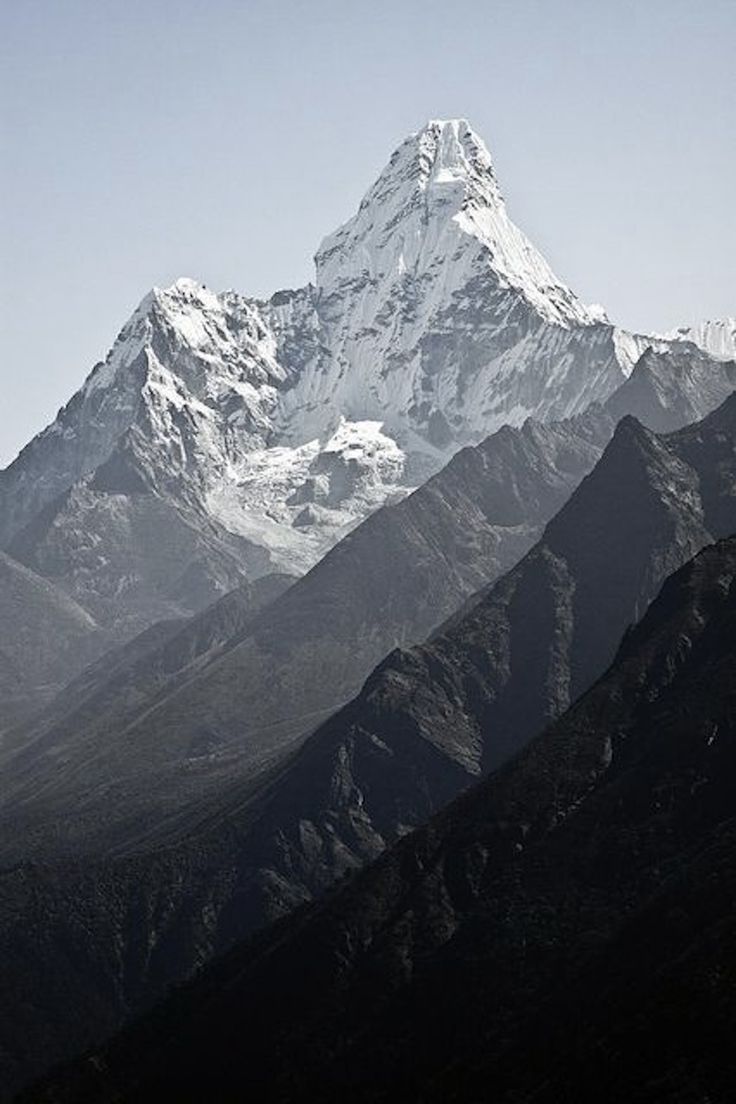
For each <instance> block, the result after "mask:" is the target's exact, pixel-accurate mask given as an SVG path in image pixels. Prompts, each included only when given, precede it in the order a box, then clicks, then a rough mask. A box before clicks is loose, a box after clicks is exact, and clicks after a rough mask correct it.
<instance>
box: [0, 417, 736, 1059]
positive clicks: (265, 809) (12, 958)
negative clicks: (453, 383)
mask: <svg viewBox="0 0 736 1104" xmlns="http://www.w3.org/2000/svg"><path fill="white" fill-rule="evenodd" d="M735 407H736V399H731V400H730V401H729V403H727V404H725V405H724V406H723V407H722V408H721V409H720V410H719V411H717V412H716V413H714V414H713V415H711V416H710V418H708V419H706V420H705V421H704V422H702V423H700V424H699V425H696V426H694V427H689V428H687V429H686V430H683V431H679V432H678V433H676V434H673V435H672V436H669V437H666V436H665V437H658V436H656V435H654V434H651V433H649V432H648V431H646V430H644V429H643V428H642V427H641V426H639V425H638V424H637V423H635V422H634V421H633V420H627V421H625V422H624V423H622V425H621V426H620V427H619V429H618V431H617V433H616V435H615V437H614V439H613V441H612V442H611V444H610V445H609V447H608V449H607V450H606V452H605V454H604V456H603V458H602V459H601V460H600V461H599V463H598V465H597V466H596V468H595V470H594V472H593V473H592V474H591V475H590V476H589V477H588V478H587V479H586V480H585V482H584V483H583V484H582V485H581V486H580V487H579V488H578V490H577V491H576V492H575V494H574V495H573V497H572V499H571V500H570V501H569V503H568V504H567V505H566V506H565V507H563V509H562V511H560V513H559V514H558V515H557V517H556V518H555V519H554V521H553V522H552V523H550V525H549V526H548V527H547V530H546V533H545V536H544V539H543V540H542V541H541V542H540V543H539V544H538V545H537V546H536V548H535V549H534V550H533V551H532V552H531V553H529V555H528V556H527V557H526V558H525V559H524V560H523V561H522V562H521V563H520V564H519V565H518V566H517V567H516V568H514V569H513V570H512V571H511V572H510V573H508V574H507V575H506V576H505V577H504V578H503V579H502V580H500V581H499V582H498V583H497V585H496V586H495V587H494V588H492V589H491V591H490V592H489V593H488V594H486V596H485V597H484V598H483V599H482V600H481V601H480V602H479V604H478V605H477V606H476V607H475V608H474V609H473V610H472V611H471V613H469V614H468V615H467V616H466V617H465V618H464V619H462V620H460V621H455V620H454V621H453V623H452V626H451V627H450V628H449V629H448V630H447V631H446V632H444V633H441V634H438V635H437V636H436V637H435V638H434V639H433V640H431V641H430V643H429V644H427V645H425V646H423V647H417V648H413V649H411V650H408V651H398V652H395V653H394V654H392V655H391V656H389V657H388V658H387V659H386V660H385V661H384V662H383V663H382V664H381V665H380V666H379V667H378V668H377V670H376V671H375V672H374V673H373V675H372V676H371V677H370V678H369V679H368V681H367V682H366V684H365V686H364V688H363V690H362V691H361V693H360V694H359V695H358V696H357V697H356V699H355V700H354V701H353V702H351V703H350V704H349V705H348V706H346V707H345V708H344V709H343V710H341V711H340V712H339V713H337V714H336V715H335V716H334V717H333V718H331V719H330V720H329V721H327V722H326V723H325V724H324V725H322V726H321V727H320V728H319V729H318V730H317V731H316V732H315V733H314V735H313V736H312V737H311V738H310V739H309V740H307V742H306V743H305V744H304V745H303V747H302V748H301V749H300V750H299V751H298V752H297V753H296V754H295V755H294V756H293V757H291V758H289V759H286V760H285V761H283V762H282V763H281V764H280V765H279V766H278V767H277V768H276V769H274V770H273V771H272V772H270V773H268V772H267V773H265V774H264V775H262V776H261V777H260V778H258V779H255V780H251V781H247V780H246V781H245V782H244V781H242V780H238V779H237V778H233V779H232V781H231V784H230V785H229V786H224V787H222V788H221V790H220V792H219V793H218V795H217V797H216V799H213V800H212V801H211V802H209V803H204V804H203V805H202V806H201V807H196V808H192V809H190V810H189V812H188V819H187V826H188V831H187V832H182V825H181V823H180V824H179V825H177V830H176V833H173V832H172V831H171V830H170V831H168V832H167V833H165V834H164V835H163V837H161V836H160V837H159V838H163V839H165V840H166V841H167V842H168V844H169V846H168V847H167V848H166V849H165V850H164V849H162V850H159V851H158V852H157V853H156V854H153V855H151V854H138V855H130V856H129V857H127V858H119V859H117V860H116V861H114V862H104V863H101V864H99V865H93V864H87V865H82V866H75V865H67V866H62V867H55V868H54V867H47V868H45V869H44V868H39V867H38V866H34V867H28V866H20V867H17V868H16V869H14V870H10V871H7V872H6V874H5V876H4V877H3V878H2V880H1V881H0V889H1V890H2V892H3V894H4V902H5V906H4V914H3V922H2V928H1V929H0V936H1V938H2V940H3V946H4V949H5V953H4V956H3V957H4V959H5V961H6V962H7V963H8V964H9V966H8V970H7V974H6V977H5V979H4V985H5V988H6V990H7V991H9V992H13V993H14V994H15V999H14V1001H13V1002H12V1007H13V1008H15V1009H18V1008H22V1009H24V1010H25V1018H23V1017H21V1016H19V1015H18V1013H17V1012H15V1013H14V1014H13V1016H12V1018H11V1019H9V1020H7V1021H6V1022H5V1024H4V1025H3V1028H2V1038H3V1040H4V1044H5V1047H6V1052H7V1053H9V1054H15V1055H16V1058H15V1059H14V1065H13V1066H12V1074H11V1073H9V1074H8V1076H9V1077H10V1076H13V1077H16V1078H18V1079H20V1078H21V1077H22V1076H23V1071H26V1074H27V1072H28V1071H33V1070H34V1069H38V1068H39V1064H40V1062H42V1061H43V1060H44V1058H45V1059H46V1060H48V1059H49V1057H50V1055H52V1054H53V1055H59V1056H61V1055H63V1054H65V1053H67V1054H68V1053H69V1050H70V1048H71V1047H73V1046H75V1045H76V1046H83V1045H85V1043H87V1042H92V1041H94V1039H95V1038H99V1037H100V1033H101V1032H104V1031H105V1030H112V1029H113V1027H114V1026H115V1025H116V1024H117V1023H119V1022H120V1020H121V1018H122V1017H124V1016H125V1015H126V1014H127V1013H129V1011H130V1010H132V1009H137V1008H141V1007H143V1006H145V1004H146V1003H148V1002H150V1000H151V999H152V998H153V997H155V996H156V994H157V993H160V992H161V990H162V988H163V987H164V986H165V985H166V984H167V983H169V982H171V981H175V980H177V979H182V978H184V977H186V976H187V975H189V974H190V973H191V972H192V970H193V969H195V968H196V967H197V966H198V965H200V964H201V963H202V962H204V961H206V960H207V959H208V958H209V957H211V956H212V955H213V954H215V953H217V952H219V951H222V950H223V949H225V948H226V947H227V946H228V945H230V944H231V943H232V942H233V940H235V939H237V938H238V937H240V936H242V935H244V934H245V933H247V932H249V931H252V930H253V929H254V928H255V927H257V926H259V925H262V924H263V923H264V922H265V921H266V920H268V919H272V918H274V917H276V916H279V915H282V914H283V913H284V912H286V911H288V910H289V909H291V908H293V907H294V906H295V905H298V904H299V903H301V902H303V901H305V900H308V899H309V898H310V897H312V896H315V895H318V894H320V893H321V892H323V891H324V890H325V889H327V888H328V887H329V886H330V885H331V884H332V883H333V882H334V880H335V879H336V878H339V877H340V876H341V875H344V874H346V873H352V872H353V871H354V869H355V868H356V867H357V866H359V865H361V864H362V863H364V862H366V861H367V860H370V859H371V858H373V857H375V856H376V855H377V854H379V853H380V851H381V850H382V849H383V848H384V847H386V846H387V845H390V844H391V843H393V842H394V841H395V840H396V839H397V838H398V837H399V836H401V835H402V834H403V833H405V832H406V831H408V830H409V829H411V828H413V827H416V826H417V825H418V824H420V823H422V822H423V821H424V820H425V819H426V818H427V817H429V816H430V815H431V814H432V813H433V812H435V811H436V810H437V809H438V808H439V807H440V806H441V805H442V804H443V803H445V802H446V801H448V800H449V799H450V798H452V797H453V796H454V795H455V794H457V793H458V791H459V790H461V789H464V788H466V787H467V786H468V785H470V784H471V783H472V782H473V781H474V780H475V779H477V778H478V777H479V775H481V774H482V773H485V772H486V771H488V770H489V769H492V768H493V767H494V766H496V765H498V764H499V763H500V762H501V761H502V760H503V759H504V758H506V757H508V755H510V754H511V753H513V752H514V751H515V750H517V749H518V748H519V747H521V746H522V745H523V744H524V743H525V742H526V741H527V740H528V739H529V738H531V737H533V736H534V735H536V734H537V733H538V732H539V731H540V730H541V728H542V727H543V726H544V724H545V723H546V722H547V721H548V720H550V719H551V718H553V717H555V716H557V715H558V714H559V713H560V712H562V711H563V710H564V709H565V708H566V706H567V705H568V704H569V702H570V700H571V698H572V696H576V695H577V694H578V693H579V692H580V691H582V690H584V689H586V688H587V686H588V685H589V684H590V682H591V681H592V680H593V679H594V678H595V677H596V676H598V675H599V674H600V673H601V672H602V671H603V670H604V669H605V667H606V665H607V664H608V663H609V662H610V661H611V659H612V658H613V655H614V652H615V649H616V645H617V641H618V640H619V639H620V637H621V634H622V633H623V632H624V631H625V629H626V627H627V625H628V624H629V623H630V622H632V621H633V620H635V618H636V617H637V615H638V613H641V612H643V610H644V609H645V608H646V605H647V603H648V601H649V599H650V598H651V596H652V595H653V594H654V593H656V590H657V588H658V587H659V585H660V584H661V581H662V579H663V578H664V577H665V575H666V573H667V572H668V571H669V570H671V569H673V568H674V567H676V566H678V565H679V564H680V563H682V562H683V561H684V560H686V559H687V558H688V557H690V556H691V555H692V554H693V552H694V551H696V550H697V548H699V547H700V546H701V545H702V543H703V542H704V541H708V540H710V539H711V537H710V534H711V532H714V533H717V532H720V531H727V530H728V528H729V527H730V528H731V529H736V503H735V502H734V497H733V491H734V485H736V480H734V464H735V461H734V443H735V441H736V431H735V427H734V414H735V413H736V411H735V409H734V408H735ZM299 585H301V584H296V586H299ZM294 589H296V587H295V588H294ZM614 599H615V604H614ZM586 680H587V681H586ZM159 832H161V825H159ZM174 835H178V836H179V840H178V842H174ZM149 843H150V840H149ZM50 930H53V932H54V936H53V938H52V939H51V940H50V941H49V938H48V933H49V931H50ZM91 933H92V934H91ZM59 946H62V947H64V948H66V951H65V952H64V954H63V955H61V954H59V951H58V948H59ZM44 948H48V956H47V953H46V951H45V950H44ZM52 981H53V984H54V985H55V986H58V988H59V992H60V993H62V994H66V997H65V1000H68V1001H69V1002H70V1003H72V1004H73V1006H74V1008H75V1009H76V1010H77V1016H78V1019H77V1020H76V1021H73V1020H69V1019H67V1018H65V1019H64V1020H63V1022H62V1020H61V1017H59V1016H58V1014H55V1013H54V1011H53V1010H54V1008H55V1002H54V1001H53V1000H51V998H50V997H49V986H50V985H51V984H52ZM39 1032H45V1035H44V1041H45V1046H44V1048H43V1051H42V1054H41V1057H40V1058H39V1050H38V1037H39Z"/></svg>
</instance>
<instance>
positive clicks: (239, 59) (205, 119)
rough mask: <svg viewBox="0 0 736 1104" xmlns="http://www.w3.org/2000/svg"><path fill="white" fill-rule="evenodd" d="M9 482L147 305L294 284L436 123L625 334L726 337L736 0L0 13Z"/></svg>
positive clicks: (125, 2) (0, 447) (60, 5)
mask: <svg viewBox="0 0 736 1104" xmlns="http://www.w3.org/2000/svg"><path fill="white" fill-rule="evenodd" d="M0 10H1V12H2V17H1V23H2V25H1V26H0V60H1V61H2V85H3V87H2V89H0V92H1V94H2V108H1V110H2V119H1V123H2V202H1V204H0V257H1V264H0V279H1V284H0V302H1V304H2V306H1V313H0V321H1V323H2V329H3V357H2V368H0V382H1V383H2V387H1V389H0V397H1V398H0V401H1V402H2V407H1V408H0V465H2V464H3V463H6V462H8V461H9V460H10V459H12V456H13V455H14V454H15V451H16V450H17V449H18V448H19V447H20V446H21V445H22V444H24V443H25V442H26V441H27V440H28V439H29V438H30V437H31V436H32V434H33V433H35V432H36V431H37V430H39V429H40V428H42V426H43V425H44V424H46V423H47V422H48V421H49V420H50V419H51V418H53V416H54V414H55V412H56V410H57V408H58V407H59V406H60V405H61V404H62V403H63V402H64V401H66V399H68V398H69V397H70V395H71V394H72V392H73V391H74V390H75V389H76V388H77V387H78V386H79V384H80V383H81V381H82V379H83V377H84V376H85V375H86V373H87V371H88V370H89V368H90V367H91V366H92V364H93V363H94V362H95V361H96V360H98V359H100V358H102V357H103V356H104V354H105V352H106V351H107V349H108V347H109V345H110V344H111V342H112V340H113V339H114V337H115V335H116V333H117V331H118V329H119V328H120V326H121V325H122V323H123V322H124V321H125V319H126V318H127V316H128V314H129V313H130V312H131V310H132V309H133V308H134V306H135V305H136V303H137V301H138V300H139V299H140V298H141V297H142V296H143V295H144V294H145V292H146V291H147V289H148V288H149V287H151V286H152V285H154V284H159V285H162V284H166V283H169V282H171V281H172V280H173V279H174V278H175V277H176V276H178V275H190V276H195V277H197V278H199V279H202V280H203V281H204V282H205V283H207V284H208V285H210V286H212V287H214V288H216V289H220V288H224V287H235V288H237V289H238V290H240V291H243V292H246V293H253V294H267V293H269V292H271V291H273V290H275V289H277V288H279V287H284V286H293V285H298V284H301V283H303V282H305V281H307V280H308V279H309V278H310V276H311V272H312V268H311V257H312V254H313V252H314V250H315V248H316V247H317V245H318V243H319V241H320V239H321V237H322V236H323V235H324V234H326V233H327V232H329V231H331V230H332V229H334V228H335V227H336V226H337V225H338V224H339V223H340V222H342V221H344V219H345V218H347V217H348V216H349V215H350V214H352V212H353V210H354V208H355V206H356V205H357V203H358V201H359V200H360V198H361V196H362V194H363V193H364V192H365V190H366V189H367V187H368V185H369V184H370V183H371V181H372V179H373V178H374V176H375V175H376V173H377V172H378V171H380V169H381V168H382V167H383V165H384V163H385V162H386V161H387V159H388V156H389V154H390V153H391V151H392V149H393V148H394V147H395V146H396V145H397V144H398V142H399V141H400V140H401V139H402V138H403V137H404V136H405V135H406V134H408V133H409V132H411V131H413V130H416V129H418V127H420V126H421V125H422V124H423V123H424V122H425V121H426V120H427V119H428V118H433V117H440V118H443V117H454V116H463V117H466V118H468V119H469V121H470V123H471V125H472V126H473V127H474V128H475V129H476V130H477V131H478V132H479V133H480V134H481V135H482V136H483V137H484V138H485V140H486V142H487V144H488V146H489V148H490V150H491V154H492V156H493V158H494V161H495V164H496V169H497V172H498V175H499V177H500V180H501V184H502V187H503V190H504V193H505V195H506V198H507V201H508V205H509V209H510V213H511V215H512V217H513V218H514V219H515V221H516V222H517V223H519V225H520V226H521V227H522V228H523V229H524V230H525V231H526V232H527V233H528V234H529V236H530V237H531V238H532V240H533V241H534V242H535V243H536V244H537V245H538V247H539V248H540V249H541V250H542V252H543V253H545V254H546V256H547V258H548V260H549V261H550V262H551V264H552V266H553V268H554V269H555V270H556V272H557V274H558V275H559V276H560V277H561V278H562V279H563V280H565V282H566V283H568V284H570V285H571V286H572V287H573V288H574V289H575V291H577V292H578V294H580V295H581V296H582V298H583V299H585V300H586V301H587V302H591V301H594V302H600V303H603V304H604V305H605V307H606V308H607V310H608V312H609V314H610V315H611V317H612V318H613V319H615V320H616V321H618V322H620V323H621V324H623V325H625V326H628V327H631V328H636V329H643V330H651V329H664V328H669V327H671V326H674V325H677V324H681V323H684V322H689V321H695V320H697V319H698V318H701V317H710V318H714V317H719V316H723V315H724V314H734V313H736V218H735V217H734V203H735V197H736V140H735V136H736V66H735V65H734V57H735V56H736V0H697V2H691V0H536V2H535V0H485V2H484V0H445V2H444V3H436V2H434V0H393V2H384V0H358V2H356V0H309V2H304V3H302V2H298V0H270V2H268V3H266V2H262V0H259V2H255V0H114V2H113V0H0Z"/></svg>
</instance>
